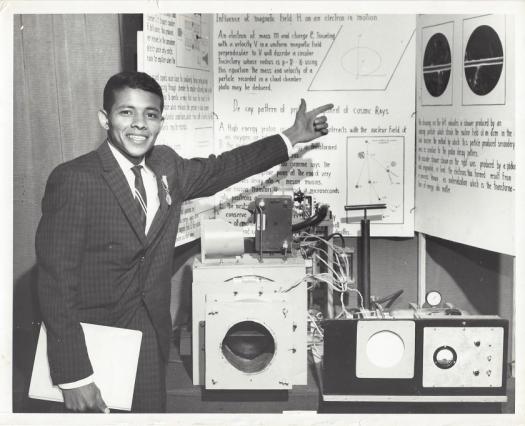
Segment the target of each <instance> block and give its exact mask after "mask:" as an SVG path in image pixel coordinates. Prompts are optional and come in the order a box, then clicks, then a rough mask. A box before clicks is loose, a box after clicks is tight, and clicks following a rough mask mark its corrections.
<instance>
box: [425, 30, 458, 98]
mask: <svg viewBox="0 0 525 426" xmlns="http://www.w3.org/2000/svg"><path fill="white" fill-rule="evenodd" d="M421 39H422V46H423V53H422V55H421V57H422V58H423V62H422V68H423V69H422V72H423V84H421V105H423V106H426V105H452V91H453V84H452V78H451V74H452V52H453V40H454V23H453V22H445V23H442V24H438V25H432V26H429V27H423V28H422V29H421Z"/></svg>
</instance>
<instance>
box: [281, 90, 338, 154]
mask: <svg viewBox="0 0 525 426" xmlns="http://www.w3.org/2000/svg"><path fill="white" fill-rule="evenodd" d="M333 107H334V105H333V104H326V105H323V106H320V107H318V108H315V109H313V110H312V111H306V102H305V101H304V99H301V104H300V105H299V109H298V110H297V113H296V114H295V122H294V123H293V126H292V127H290V128H289V129H286V130H285V131H284V132H283V133H284V135H285V136H286V137H287V138H288V139H290V142H291V143H292V145H295V144H296V143H302V142H310V141H312V140H314V139H316V138H318V137H320V136H324V135H326V134H327V133H328V123H327V120H326V116H324V115H322V116H320V117H318V115H319V114H322V113H323V112H325V111H328V110H330V109H332V108H333Z"/></svg>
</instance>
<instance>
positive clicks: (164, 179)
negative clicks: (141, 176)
mask: <svg viewBox="0 0 525 426" xmlns="http://www.w3.org/2000/svg"><path fill="white" fill-rule="evenodd" d="M161 182H162V187H163V188H164V192H165V193H166V203H168V206H171V196H170V189H169V188H168V178H167V176H166V175H163V176H162V179H161Z"/></svg>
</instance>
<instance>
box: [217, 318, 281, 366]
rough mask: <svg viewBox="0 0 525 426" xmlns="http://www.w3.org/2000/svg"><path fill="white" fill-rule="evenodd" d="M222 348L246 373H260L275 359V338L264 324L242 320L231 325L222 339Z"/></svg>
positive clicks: (228, 357)
mask: <svg viewBox="0 0 525 426" xmlns="http://www.w3.org/2000/svg"><path fill="white" fill-rule="evenodd" d="M221 349H222V354H223V355H224V357H225V358H226V359H227V360H228V362H229V363H230V364H232V365H233V366H234V367H235V368H236V369H238V370H240V371H242V372H244V373H258V372H260V371H262V370H264V369H265V368H266V367H267V366H268V364H270V362H271V360H272V359H273V357H274V355H275V339H274V338H273V336H272V334H271V333H270V331H269V330H268V329H267V328H266V327H265V326H263V325H262V324H260V323H258V322H255V321H242V322H239V323H237V324H235V325H233V326H232V327H230V329H229V330H228V332H227V333H226V335H225V336H224V339H223V340H222V345H221Z"/></svg>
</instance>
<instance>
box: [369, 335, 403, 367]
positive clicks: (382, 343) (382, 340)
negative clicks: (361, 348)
mask: <svg viewBox="0 0 525 426" xmlns="http://www.w3.org/2000/svg"><path fill="white" fill-rule="evenodd" d="M404 353H405V344H404V343H403V339H401V337H399V335H398V334H396V333H394V332H392V331H390V330H382V331H379V332H377V333H375V334H373V335H372V336H370V339H368V343H367V345H366V355H367V357H368V359H369V360H370V362H371V363H372V364H374V365H375V366H377V367H381V368H390V367H393V366H394V365H396V364H397V363H398V362H399V361H401V358H403V354H404Z"/></svg>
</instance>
